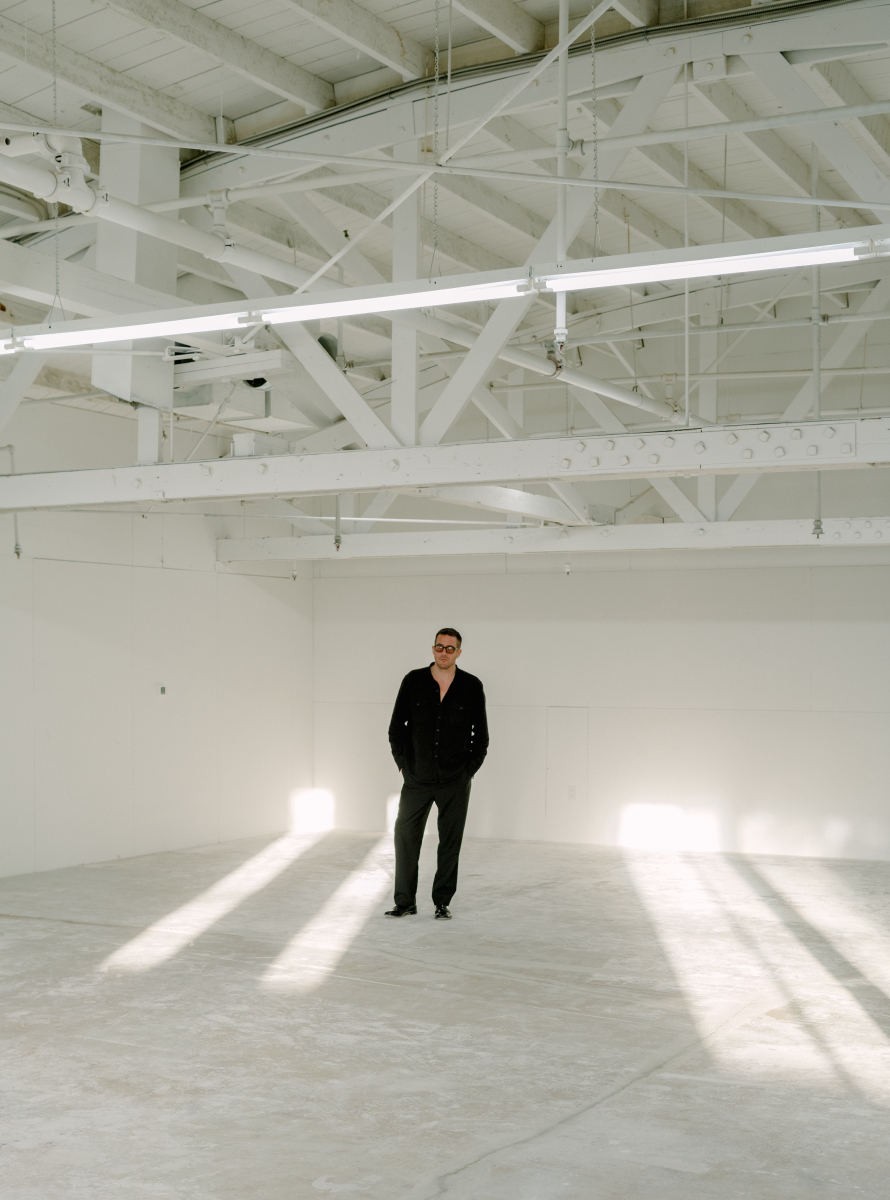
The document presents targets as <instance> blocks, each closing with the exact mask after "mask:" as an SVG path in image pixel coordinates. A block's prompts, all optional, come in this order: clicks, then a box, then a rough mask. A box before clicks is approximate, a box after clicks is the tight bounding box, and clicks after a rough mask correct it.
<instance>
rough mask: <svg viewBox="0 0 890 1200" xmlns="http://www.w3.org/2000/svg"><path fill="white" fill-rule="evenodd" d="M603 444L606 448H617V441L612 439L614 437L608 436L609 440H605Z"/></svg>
mask: <svg viewBox="0 0 890 1200" xmlns="http://www.w3.org/2000/svg"><path fill="white" fill-rule="evenodd" d="M603 445H604V446H605V448H606V449H607V450H614V449H615V443H614V442H613V441H612V439H611V438H608V440H607V441H605V442H603Z"/></svg>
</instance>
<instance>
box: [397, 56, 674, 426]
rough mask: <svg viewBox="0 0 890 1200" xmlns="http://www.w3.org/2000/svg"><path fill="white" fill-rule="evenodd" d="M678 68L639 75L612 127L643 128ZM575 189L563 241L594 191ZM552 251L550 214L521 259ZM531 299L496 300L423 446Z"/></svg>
mask: <svg viewBox="0 0 890 1200" xmlns="http://www.w3.org/2000/svg"><path fill="white" fill-rule="evenodd" d="M678 74H679V68H678V67H676V66H674V67H670V68H668V69H667V70H662V71H658V72H655V73H653V74H652V75H647V76H645V77H644V78H643V79H641V80H640V82H639V84H637V86H636V88H635V89H634V91H633V93H632V94H631V95H630V96H629V97H628V99H627V103H626V104H625V106H624V108H623V109H622V110H621V113H620V115H619V117H618V118H617V120H616V122H615V125H614V126H613V129H615V131H616V132H618V133H625V132H627V133H636V132H639V130H640V129H644V128H645V127H646V126H647V125H648V124H649V121H650V119H651V117H652V115H653V113H654V112H655V110H656V109H657V107H658V105H659V104H660V103H661V102H662V101H663V100H664V97H665V96H666V95H667V93H668V92H669V91H670V89H671V87H672V86H673V85H674V83H675V82H676V79H677V75H678ZM627 154H628V151H626V150H618V151H615V152H613V153H609V151H608V150H607V149H606V148H605V147H604V148H603V150H602V152H601V154H600V163H599V169H600V171H601V172H602V173H603V174H604V175H606V176H607V177H608V176H609V175H610V174H611V173H612V172H613V171H616V170H617V169H618V168H619V166H620V165H621V163H622V162H623V161H624V159H625V157H626V156H627ZM590 169H591V168H588V169H587V171H585V172H584V174H585V175H587V174H589V171H590ZM580 192H581V189H578V191H577V192H573V193H571V194H570V196H569V198H568V203H567V208H568V217H567V222H566V230H567V242H568V243H569V244H571V242H572V241H573V240H574V238H575V237H577V235H578V233H579V231H580V229H581V227H582V225H583V224H584V221H585V220H586V219H587V217H588V216H589V215H590V212H591V210H592V208H593V205H594V202H595V197H596V193H595V192H593V191H591V192H590V193H589V194H587V192H586V191H585V192H584V194H579V193H580ZM555 251H556V220H555V219H554V220H553V222H551V225H550V226H549V228H548V230H547V233H546V234H545V235H544V237H543V238H542V239H541V241H540V242H539V243H538V245H537V246H536V247H535V249H534V250H533V251H532V254H531V255H530V256H529V258H528V260H527V261H528V262H532V261H533V260H534V258H536V257H537V258H539V259H540V258H543V259H544V260H545V261H550V260H552V259H554V258H555ZM532 303H533V301H532V300H531V299H528V300H525V299H521V300H505V301H501V303H500V304H499V305H498V307H497V309H496V310H495V312H494V314H493V316H492V317H491V318H490V319H489V321H488V323H487V324H486V326H485V328H484V329H483V331H482V333H481V334H480V335H479V337H478V339H477V340H476V343H475V344H474V346H473V348H472V349H471V350H470V352H469V354H468V355H467V357H466V358H465V359H464V361H463V362H462V363H461V365H460V367H459V368H458V370H457V371H456V372H455V374H454V375H453V376H452V378H451V380H450V381H449V382H448V383H447V384H446V386H445V388H444V390H443V392H442V394H441V396H440V397H439V399H438V400H437V401H436V403H435V404H434V405H433V407H432V409H431V410H430V412H429V414H428V415H427V417H426V419H425V420H424V422H423V425H422V426H421V431H420V440H421V442H423V443H424V444H425V445H428V446H430V445H436V444H437V443H439V442H441V440H442V439H443V438H444V437H445V436H446V434H447V433H448V430H449V429H450V428H451V426H452V425H453V424H454V422H455V421H456V420H457V418H458V417H459V416H460V414H461V413H462V412H463V410H464V408H465V407H466V405H467V404H468V403H469V400H470V397H471V396H472V394H473V392H474V390H475V389H476V388H477V387H478V386H479V384H480V383H482V382H483V380H484V379H485V378H486V376H487V375H488V372H489V371H490V370H491V367H492V365H493V364H494V362H495V361H496V360H497V358H498V356H499V355H500V353H501V351H502V350H503V348H504V346H505V345H506V343H507V341H508V339H509V338H510V337H512V335H513V333H514V332H515V331H516V329H517V327H518V326H519V324H520V322H521V321H522V319H523V317H524V316H525V315H526V313H527V312H528V310H529V308H530V307H531V304H532Z"/></svg>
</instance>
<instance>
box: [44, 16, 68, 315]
mask: <svg viewBox="0 0 890 1200" xmlns="http://www.w3.org/2000/svg"><path fill="white" fill-rule="evenodd" d="M52 21H53V37H52V60H53V62H52V66H53V126H54V127H55V128H56V129H58V128H59V72H58V70H57V68H56V0H53V11H52ZM54 208H55V223H56V230H55V238H54V239H53V240H54V241H55V245H56V253H55V263H56V290H55V294H54V296H53V302H52V304H51V305H50V310H49V317H48V325H49V327H50V329H51V328H52V323H53V312H54V310H55V307H56V301H57V300H58V302H59V311H60V312H61V314H62V319H63V320H64V317H65V310H64V309H63V308H62V295H61V292H60V291H59V205H58V202H57V203H56V204H55V205H54Z"/></svg>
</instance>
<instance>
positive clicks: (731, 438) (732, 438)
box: [726, 433, 739, 446]
mask: <svg viewBox="0 0 890 1200" xmlns="http://www.w3.org/2000/svg"><path fill="white" fill-rule="evenodd" d="M738 440H739V439H738V438H737V437H736V435H735V434H734V433H728V434H727V435H726V444H727V445H728V446H734V445H735V444H736V442H737V441H738Z"/></svg>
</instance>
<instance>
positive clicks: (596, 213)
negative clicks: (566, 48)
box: [590, 23, 603, 254]
mask: <svg viewBox="0 0 890 1200" xmlns="http://www.w3.org/2000/svg"><path fill="white" fill-rule="evenodd" d="M590 111H591V114H592V116H593V177H594V179H599V177H600V155H599V123H598V121H597V115H596V31H595V29H594V27H593V24H592V23H591V26H590ZM597 250H599V253H600V254H602V250H603V248H602V245H601V244H600V191H599V188H594V192H593V252H594V254H596V253H597Z"/></svg>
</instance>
